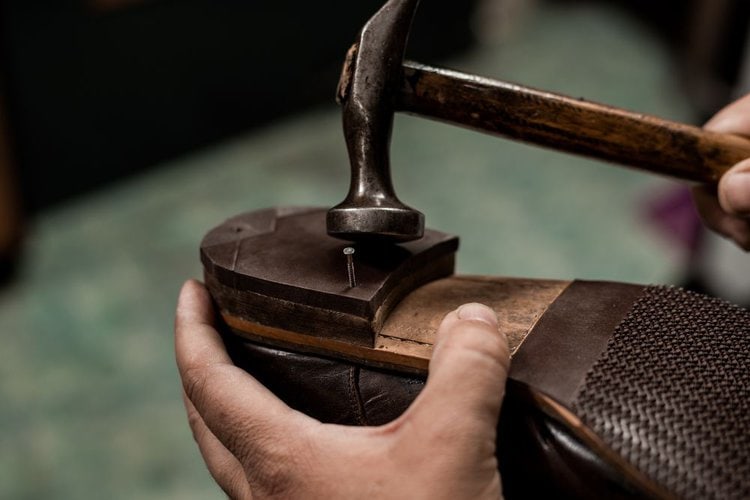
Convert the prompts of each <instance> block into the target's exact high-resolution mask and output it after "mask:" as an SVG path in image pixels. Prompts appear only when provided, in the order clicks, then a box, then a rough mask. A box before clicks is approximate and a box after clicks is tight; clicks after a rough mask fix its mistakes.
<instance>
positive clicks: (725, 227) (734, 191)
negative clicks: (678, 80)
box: [693, 95, 750, 250]
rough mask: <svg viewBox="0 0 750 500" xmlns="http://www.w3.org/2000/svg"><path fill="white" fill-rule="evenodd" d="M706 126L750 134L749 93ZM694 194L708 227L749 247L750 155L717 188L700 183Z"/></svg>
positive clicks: (725, 176) (709, 128) (716, 129)
mask: <svg viewBox="0 0 750 500" xmlns="http://www.w3.org/2000/svg"><path fill="white" fill-rule="evenodd" d="M704 128H705V129H706V130H711V131H714V132H721V133H727V134H736V135H743V136H746V137H750V95H746V96H745V97H743V98H742V99H740V100H738V101H735V102H733V103H732V104H730V105H729V106H727V107H726V108H724V109H722V110H721V111H719V112H718V113H717V114H716V115H715V116H714V117H713V118H711V120H709V121H708V123H706V125H705V126H704ZM693 197H694V199H695V205H696V207H698V212H699V213H700V214H701V218H703V221H704V222H705V223H706V225H707V226H708V227H710V228H711V229H713V230H714V231H716V232H717V233H719V234H722V235H724V236H726V237H728V238H731V239H732V240H734V241H735V242H736V243H737V244H738V245H739V246H740V247H742V248H743V249H745V250H750V158H748V159H746V160H743V161H741V162H739V163H738V164H737V165H735V166H734V167H732V168H731V169H730V170H729V171H728V172H727V173H726V174H724V175H723V176H722V177H721V180H720V181H719V187H718V191H714V190H713V189H712V188H708V187H705V186H698V187H695V188H693Z"/></svg>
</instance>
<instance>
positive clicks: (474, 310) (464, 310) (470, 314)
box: [456, 302, 498, 328]
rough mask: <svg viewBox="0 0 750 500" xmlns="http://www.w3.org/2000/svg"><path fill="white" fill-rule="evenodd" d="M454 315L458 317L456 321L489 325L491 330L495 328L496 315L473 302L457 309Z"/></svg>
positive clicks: (485, 307) (496, 322) (487, 308)
mask: <svg viewBox="0 0 750 500" xmlns="http://www.w3.org/2000/svg"><path fill="white" fill-rule="evenodd" d="M456 315H457V316H458V319H463V320H474V321H482V322H483V323H487V324H488V325H490V326H491V327H492V328H497V324H498V321H497V314H495V311H493V310H492V309H490V308H489V307H487V306H484V305H482V304H477V303H475V302H473V303H471V304H464V305H462V306H461V307H459V308H458V310H457V311H456Z"/></svg>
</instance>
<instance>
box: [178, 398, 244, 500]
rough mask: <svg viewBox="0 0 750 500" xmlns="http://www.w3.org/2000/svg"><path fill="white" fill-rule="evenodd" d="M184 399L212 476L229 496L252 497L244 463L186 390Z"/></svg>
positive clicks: (189, 420)
mask: <svg viewBox="0 0 750 500" xmlns="http://www.w3.org/2000/svg"><path fill="white" fill-rule="evenodd" d="M182 400H183V402H184V403H185V411H186V412H187V416H188V423H189V424H190V429H191V430H192V431H193V438H194V439H195V442H196V443H197V444H198V449H199V450H200V453H201V456H202V457H203V461H204V462H205V463H206V466H207V467H208V472H210V473H211V477H213V478H214V480H215V481H216V484H218V485H219V486H220V487H221V489H222V490H224V493H226V494H227V496H229V498H252V493H251V491H250V484H249V483H248V482H247V477H246V476H245V471H244V469H243V468H242V464H241V463H240V462H239V460H237V458H236V457H235V456H234V455H232V453H231V452H230V451H229V450H227V449H226V448H225V447H224V445H223V444H221V442H220V441H219V440H218V439H217V438H216V436H214V435H213V433H211V431H210V430H209V429H208V427H206V424H205V422H203V418H201V416H200V414H199V413H198V410H196V409H195V406H193V403H192V402H191V401H190V399H188V397H187V395H186V394H185V393H184V392H183V393H182Z"/></svg>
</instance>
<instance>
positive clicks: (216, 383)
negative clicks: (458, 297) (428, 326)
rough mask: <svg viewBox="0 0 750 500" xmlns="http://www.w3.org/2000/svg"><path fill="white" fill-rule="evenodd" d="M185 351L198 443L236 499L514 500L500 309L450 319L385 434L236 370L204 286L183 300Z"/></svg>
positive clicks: (178, 339) (178, 344)
mask: <svg viewBox="0 0 750 500" xmlns="http://www.w3.org/2000/svg"><path fill="white" fill-rule="evenodd" d="M175 352H176V357H177V367H178V369H179V372H180V377H181V379H182V385H183V389H184V393H183V396H184V401H185V407H186V409H187V413H188V421H189V423H190V428H191V429H192V431H193V436H194V438H195V440H196V442H197V443H198V447H199V449H200V452H201V454H202V455H203V459H204V460H205V462H206V464H207V466H208V470H209V471H210V473H211V475H212V476H213V478H214V479H215V480H216V482H217V483H218V484H219V486H221V488H222V489H223V490H224V491H225V492H226V493H227V494H228V495H229V496H230V497H231V498H239V499H247V498H305V499H310V498H326V499H337V498H347V499H348V498H362V497H366V498H368V499H379V498H384V499H385V498H389V499H390V498H410V499H420V498H429V499H442V498H446V499H448V498H450V499H455V498H500V497H501V496H502V488H501V481H500V475H499V473H498V467H497V459H496V458H495V446H496V444H495V443H496V426H497V420H498V417H499V413H500V406H501V403H502V399H503V396H504V393H505V380H506V377H507V373H508V367H509V363H510V358H509V349H508V341H507V337H506V335H505V333H504V332H503V329H502V328H501V327H500V325H499V324H498V319H497V316H496V315H495V313H494V311H492V310H491V309H489V308H488V307H485V306H483V305H480V304H466V305H463V306H461V307H459V308H458V309H456V310H455V311H453V312H451V313H449V314H448V315H447V316H446V317H445V319H444V320H443V322H442V324H441V325H440V327H439V329H438V331H437V334H436V341H435V345H434V348H433V355H432V360H431V361H430V370H429V376H428V378H427V383H426V384H425V387H424V389H423V390H422V392H421V393H420V394H419V396H418V397H417V398H416V399H415V400H414V402H413V403H412V405H411V406H410V407H409V409H408V410H407V411H406V412H405V413H404V414H403V415H402V416H401V417H399V418H398V419H396V420H395V421H393V422H391V423H389V424H386V425H383V426H379V427H348V426H342V425H333V424H323V423H320V422H319V421H317V420H315V419H312V418H310V417H308V416H306V415H303V414H302V413H299V412H297V411H295V410H293V409H291V408H289V407H288V406H287V405H286V404H284V403H283V402H282V401H281V400H279V399H278V398H277V397H276V396H274V395H273V394H272V393H271V392H270V391H268V389H266V388H265V387H263V386H262V385H261V384H260V383H259V382H258V381H257V380H255V379H254V378H253V377H252V376H250V375H249V374H248V373H247V372H245V371H244V370H242V369H240V368H238V367H236V366H235V365H234V364H233V363H232V361H231V359H230V357H229V355H228V354H227V351H226V349H225V347H224V343H223V342H222V339H221V336H220V335H219V333H218V332H217V330H216V326H215V312H214V310H213V308H212V303H211V299H210V297H209V295H208V292H207V290H206V289H205V287H204V286H203V285H201V284H200V283H198V282H196V281H188V282H186V283H185V285H184V286H183V288H182V291H181V292H180V298H179V301H178V304H177V314H176V320H175Z"/></svg>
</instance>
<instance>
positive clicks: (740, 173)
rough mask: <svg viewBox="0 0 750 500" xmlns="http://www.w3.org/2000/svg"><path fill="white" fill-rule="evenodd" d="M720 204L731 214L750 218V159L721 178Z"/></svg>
mask: <svg viewBox="0 0 750 500" xmlns="http://www.w3.org/2000/svg"><path fill="white" fill-rule="evenodd" d="M719 203H721V208H722V209H723V210H724V211H725V212H727V213H729V214H732V215H739V216H745V217H747V216H750V158H749V159H747V160H743V161H741V162H740V163H738V164H737V165H735V166H734V167H732V168H731V169H730V170H729V171H727V173H725V174H724V175H723V176H722V177H721V180H720V181H719Z"/></svg>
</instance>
